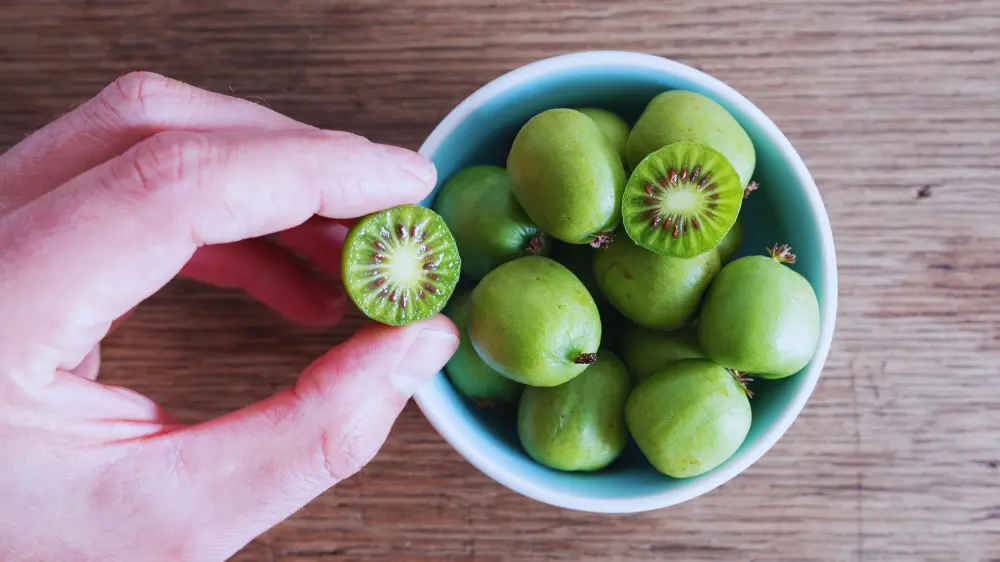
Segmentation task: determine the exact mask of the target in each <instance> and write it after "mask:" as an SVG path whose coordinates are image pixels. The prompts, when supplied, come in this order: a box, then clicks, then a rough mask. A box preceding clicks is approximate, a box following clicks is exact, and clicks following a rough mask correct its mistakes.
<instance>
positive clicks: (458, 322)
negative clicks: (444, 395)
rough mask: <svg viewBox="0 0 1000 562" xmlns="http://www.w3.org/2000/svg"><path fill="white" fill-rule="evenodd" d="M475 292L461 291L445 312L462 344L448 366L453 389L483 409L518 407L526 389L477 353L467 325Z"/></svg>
mask: <svg viewBox="0 0 1000 562" xmlns="http://www.w3.org/2000/svg"><path fill="white" fill-rule="evenodd" d="M471 294H472V290H471V289H469V288H467V287H459V288H458V289H457V290H456V291H455V294H454V295H452V297H451V300H449V301H448V305H447V306H446V307H445V309H444V314H445V316H447V317H448V318H450V319H451V321H452V322H454V323H455V327H456V328H458V334H459V344H458V349H457V350H455V354H454V355H452V356H451V359H449V360H448V363H447V364H446V365H445V366H444V371H445V374H446V375H447V376H448V380H450V381H451V384H452V386H454V387H455V389H456V390H458V392H459V393H461V394H462V395H463V396H465V397H467V398H469V399H470V400H472V401H473V402H475V403H476V404H477V405H479V406H483V407H492V406H510V405H514V404H517V401H518V399H519V398H520V397H521V391H523V390H524V385H522V384H521V383H519V382H515V381H512V380H510V379H508V378H507V377H505V376H503V375H501V374H500V373H498V372H496V371H495V370H493V369H492V368H490V366H489V365H487V364H486V363H485V362H484V361H483V360H482V359H481V358H480V357H479V355H478V354H477V353H476V350H475V349H474V348H473V347H472V342H471V341H470V340H469V332H468V330H467V329H466V325H467V322H468V317H469V301H470V297H471Z"/></svg>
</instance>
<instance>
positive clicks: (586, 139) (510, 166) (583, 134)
mask: <svg viewBox="0 0 1000 562" xmlns="http://www.w3.org/2000/svg"><path fill="white" fill-rule="evenodd" d="M507 174H508V176H509V177H510V180H511V191H512V192H513V193H514V196H515V197H516V198H517V200H518V202H519V203H520V204H521V207H522V208H523V209H524V210H525V212H526V213H527V214H528V216H529V217H531V219H532V220H533V221H534V222H535V224H537V225H538V226H539V227H541V228H542V230H544V231H545V232H548V233H549V234H550V235H551V236H552V237H553V238H557V239H559V240H562V241H563V242H567V243H569V244H597V243H599V242H600V240H601V237H600V236H599V235H601V234H602V233H607V232H611V231H613V230H614V228H615V227H616V226H617V225H618V224H619V223H620V222H621V198H622V190H623V189H624V187H625V169H624V167H623V166H622V162H621V159H620V158H619V157H618V154H617V153H616V152H615V151H614V149H613V148H612V147H611V144H610V143H608V142H607V140H605V138H604V134H603V133H602V132H601V130H600V129H599V128H598V126H597V125H596V124H595V123H594V121H593V120H592V119H591V118H589V117H587V116H586V115H584V114H582V113H580V112H579V111H574V110H572V109H550V110H547V111H543V112H542V113H539V114H538V115H536V116H534V117H532V118H531V119H529V120H528V122H527V123H525V124H524V126H523V127H521V130H520V131H518V133H517V136H516V137H515V138H514V143H513V145H512V146H511V149H510V153H509V154H508V156H507Z"/></svg>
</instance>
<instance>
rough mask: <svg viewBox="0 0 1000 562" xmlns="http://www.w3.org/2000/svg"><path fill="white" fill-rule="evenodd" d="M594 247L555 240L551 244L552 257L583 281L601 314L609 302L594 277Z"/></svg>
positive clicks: (609, 304)
mask: <svg viewBox="0 0 1000 562" xmlns="http://www.w3.org/2000/svg"><path fill="white" fill-rule="evenodd" d="M596 252H597V250H596V249H594V248H591V247H590V246H587V245H585V244H567V243H565V242H562V241H558V240H556V241H555V242H554V243H553V245H552V253H551V257H552V259H554V260H556V261H557V262H559V263H561V264H562V265H564V266H566V269H568V270H570V271H571V272H573V275H576V277H577V279H579V280H580V282H582V283H583V286H584V287H586V288H587V291H589V292H590V295H591V296H592V297H594V302H595V303H597V308H598V310H600V311H601V314H602V315H603V314H604V311H605V310H607V309H608V308H609V307H610V306H611V303H609V302H608V299H607V297H605V296H604V293H602V292H601V290H600V288H599V287H598V286H597V279H596V278H595V277H594V255H595V253H596Z"/></svg>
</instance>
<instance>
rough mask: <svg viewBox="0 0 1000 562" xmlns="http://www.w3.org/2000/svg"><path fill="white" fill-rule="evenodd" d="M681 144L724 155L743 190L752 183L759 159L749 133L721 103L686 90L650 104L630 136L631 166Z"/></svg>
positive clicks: (627, 149) (665, 96)
mask: <svg viewBox="0 0 1000 562" xmlns="http://www.w3.org/2000/svg"><path fill="white" fill-rule="evenodd" d="M679 141H687V142H695V143H699V144H703V145H706V146H709V147H711V148H713V149H715V150H717V151H719V152H721V153H722V154H723V156H725V157H726V159H727V160H729V162H730V163H731V164H732V166H733V168H735V169H736V172H737V173H738V174H739V178H740V187H746V186H747V184H749V183H750V178H751V176H753V171H754V167H755V166H756V164H757V155H756V152H755V151H754V146H753V142H752V141H751V140H750V137H749V136H748V135H747V133H746V131H745V130H744V129H743V127H742V126H740V124H739V122H738V121H736V119H735V118H734V117H733V116H732V115H731V114H730V113H729V112H728V111H727V110H726V109H725V108H724V107H722V106H721V105H719V103H718V102H716V101H715V100H712V99H711V98H708V97H706V96H704V95H702V94H698V93H695V92H690V91H685V90H671V91H668V92H664V93H662V94H660V95H658V96H656V97H655V98H653V100H652V101H650V102H649V105H647V106H646V109H645V110H643V112H642V115H640V116H639V119H638V120H637V121H636V123H635V125H634V126H633V127H632V131H631V133H629V137H628V142H627V143H626V147H625V155H626V158H627V160H628V164H629V166H630V167H631V168H632V169H635V168H636V167H637V166H638V165H639V162H640V161H642V159H643V158H645V157H646V156H647V155H648V154H650V153H652V152H655V151H657V150H659V149H660V148H662V147H664V146H666V145H668V144H672V143H675V142H679Z"/></svg>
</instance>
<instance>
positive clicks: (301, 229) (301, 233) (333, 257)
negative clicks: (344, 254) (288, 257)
mask: <svg viewBox="0 0 1000 562" xmlns="http://www.w3.org/2000/svg"><path fill="white" fill-rule="evenodd" d="M349 229H350V226H348V225H347V224H344V221H335V220H330V219H327V218H323V217H313V218H312V219H309V220H308V221H306V222H305V223H303V224H302V225H300V226H297V227H295V228H292V229H289V230H286V231H284V232H281V233H279V234H278V239H279V240H281V243H282V244H284V245H285V246H288V247H289V248H291V249H292V250H294V251H296V252H297V253H298V254H300V255H301V256H302V257H304V258H306V259H308V260H309V261H311V262H313V263H314V264H316V265H317V266H318V267H320V268H321V269H323V270H324V271H326V272H327V273H329V274H330V275H333V276H335V277H339V276H340V250H341V248H343V247H344V238H346V237H347V231H348V230H349Z"/></svg>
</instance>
